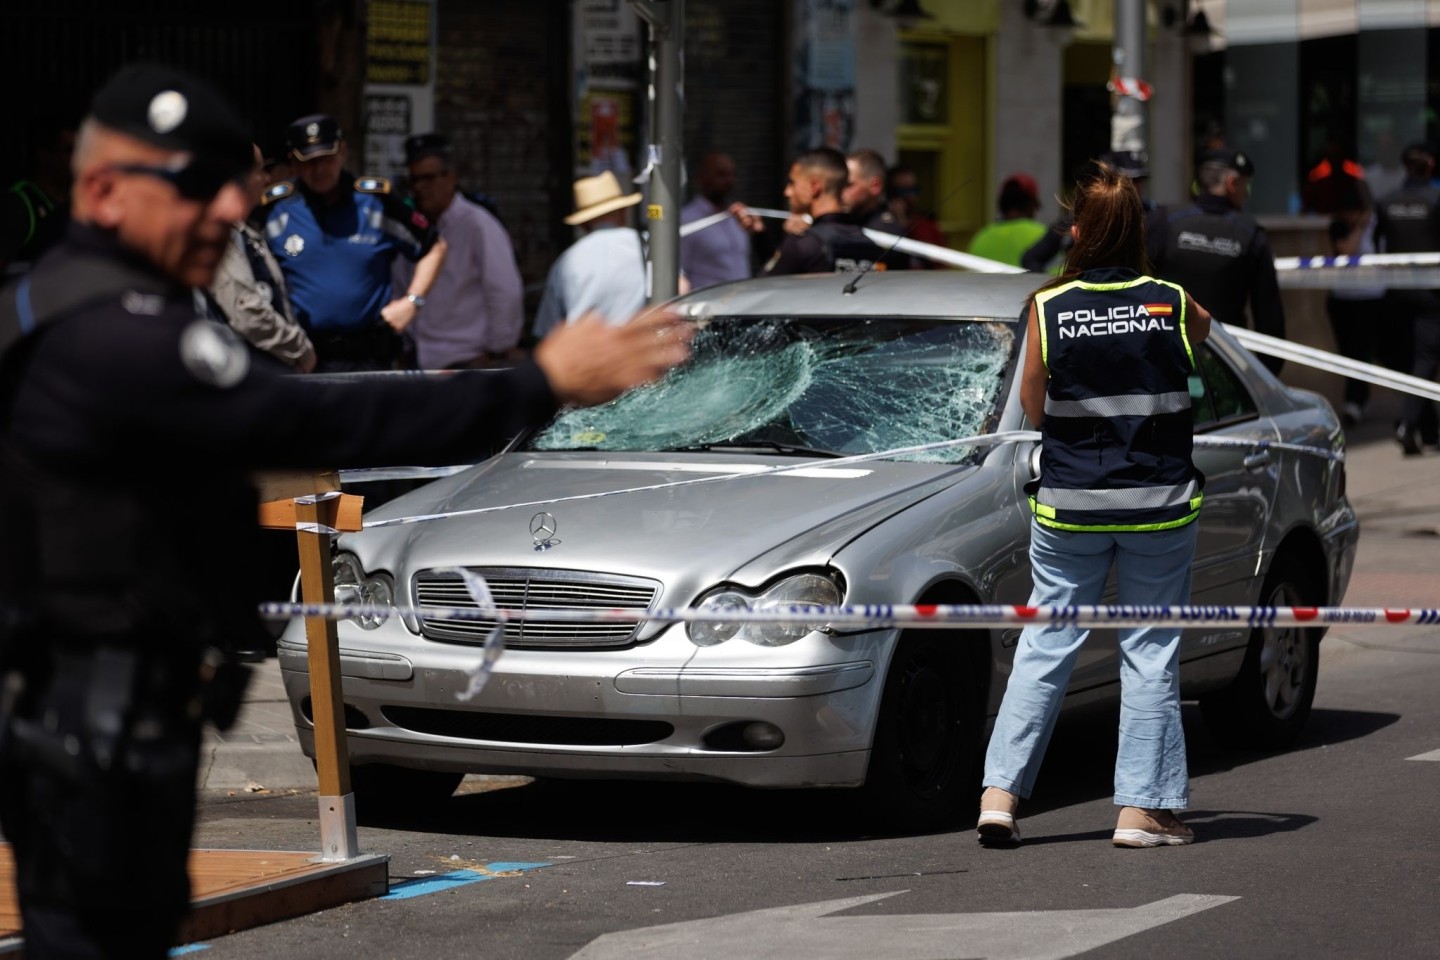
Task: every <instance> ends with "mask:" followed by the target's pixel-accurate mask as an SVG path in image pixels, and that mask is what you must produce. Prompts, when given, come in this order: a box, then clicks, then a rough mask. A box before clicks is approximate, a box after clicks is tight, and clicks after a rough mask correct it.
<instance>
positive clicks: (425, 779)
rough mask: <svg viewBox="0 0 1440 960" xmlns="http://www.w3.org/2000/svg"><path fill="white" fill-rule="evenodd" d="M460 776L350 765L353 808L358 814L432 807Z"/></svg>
mask: <svg viewBox="0 0 1440 960" xmlns="http://www.w3.org/2000/svg"><path fill="white" fill-rule="evenodd" d="M463 779H465V774H463V773H450V772H448V771H444V770H416V769H413V768H411V767H393V766H390V765H389V764H386V763H367V764H364V765H362V766H355V767H351V768H350V790H351V792H353V793H354V794H355V811H356V813H361V814H393V813H402V812H404V811H407V810H424V809H426V808H429V807H433V806H435V805H436V804H439V803H441V802H443V801H444V800H446V799H447V798H449V797H450V795H451V794H453V793H454V792H455V788H456V787H458V786H460V781H461V780H463Z"/></svg>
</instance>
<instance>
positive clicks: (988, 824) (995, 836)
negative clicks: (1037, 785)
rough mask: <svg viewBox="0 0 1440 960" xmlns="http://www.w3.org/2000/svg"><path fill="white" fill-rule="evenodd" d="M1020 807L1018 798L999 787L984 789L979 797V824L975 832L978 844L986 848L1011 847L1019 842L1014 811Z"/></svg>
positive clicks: (1018, 830) (1018, 829) (1018, 831)
mask: <svg viewBox="0 0 1440 960" xmlns="http://www.w3.org/2000/svg"><path fill="white" fill-rule="evenodd" d="M1019 807H1020V798H1019V797H1017V796H1015V794H1013V793H1009V792H1007V791H1005V790H1001V789H1000V788H999V787H986V788H985V792H984V793H983V794H981V795H980V822H979V823H978V824H976V826H975V830H976V832H977V833H978V834H979V835H980V842H981V843H983V844H985V845H986V846H1006V847H1013V846H1014V845H1015V844H1017V843H1019V842H1020V827H1019V826H1018V825H1017V824H1016V823H1015V811H1016V810H1017V809H1019Z"/></svg>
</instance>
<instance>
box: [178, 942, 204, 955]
mask: <svg viewBox="0 0 1440 960" xmlns="http://www.w3.org/2000/svg"><path fill="white" fill-rule="evenodd" d="M209 949H210V944H208V943H187V944H185V946H183V947H171V948H170V956H172V957H179V956H183V955H184V954H187V953H198V952H200V951H201V950H209Z"/></svg>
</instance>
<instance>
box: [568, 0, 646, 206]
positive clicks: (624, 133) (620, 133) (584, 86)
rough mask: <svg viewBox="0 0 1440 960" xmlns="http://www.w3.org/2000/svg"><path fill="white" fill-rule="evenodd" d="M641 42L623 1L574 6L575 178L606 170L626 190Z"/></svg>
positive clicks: (586, 0)
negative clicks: (576, 65)
mask: <svg viewBox="0 0 1440 960" xmlns="http://www.w3.org/2000/svg"><path fill="white" fill-rule="evenodd" d="M641 39H642V30H641V24H640V20H639V18H638V17H637V16H636V15H635V11H634V10H633V9H632V8H631V7H630V4H629V3H627V2H626V0H581V2H580V3H579V4H578V5H577V15H576V17H575V39H574V45H575V53H576V57H575V61H576V63H578V64H580V69H579V71H578V89H577V90H576V97H575V100H576V111H575V175H576V176H577V177H584V176H593V175H594V174H597V173H599V172H601V171H602V170H610V171H612V172H613V173H614V174H615V177H616V179H617V180H619V181H620V184H621V187H622V188H625V189H628V188H629V186H630V183H631V181H632V180H633V178H634V176H635V166H634V158H635V151H636V142H637V134H636V130H637V123H636V119H637V115H638V113H639V95H640V87H641V84H640V77H641V67H642V65H643V57H644V50H643V46H642V43H641Z"/></svg>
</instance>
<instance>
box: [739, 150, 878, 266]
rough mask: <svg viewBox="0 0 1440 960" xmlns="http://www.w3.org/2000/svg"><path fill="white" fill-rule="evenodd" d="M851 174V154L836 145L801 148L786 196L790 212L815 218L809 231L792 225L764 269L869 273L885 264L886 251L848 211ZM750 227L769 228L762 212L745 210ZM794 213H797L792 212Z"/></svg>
mask: <svg viewBox="0 0 1440 960" xmlns="http://www.w3.org/2000/svg"><path fill="white" fill-rule="evenodd" d="M849 176H850V171H849V169H848V168H847V167H846V165H845V156H844V154H842V153H841V152H840V151H838V150H834V149H832V148H830V147H820V148H818V149H815V150H810V151H808V152H806V153H802V154H800V156H798V157H796V158H795V162H794V163H792V164H791V165H790V176H789V179H788V181H787V182H786V184H785V198H786V199H787V200H788V201H789V202H790V212H791V213H792V214H795V215H796V216H801V215H808V216H809V217H810V218H811V223H810V226H809V228H808V229H806V230H805V231H804V232H803V233H792V232H790V230H789V228H788V227H787V229H786V231H785V235H784V239H782V240H781V242H780V248H779V249H778V250H777V251H776V252H775V255H774V256H773V257H771V258H770V260H769V261H768V262H767V263H766V264H765V268H764V271H763V272H764V273H765V274H767V275H771V276H780V275H783V274H790V273H864V272H866V271H868V270H884V269H886V265H885V263H884V256H885V251H884V250H882V249H881V248H880V247H879V245H877V244H876V243H875V242H874V241H873V240H871V239H870V238H869V237H867V236H865V233H864V231H862V230H861V228H860V227H859V226H858V225H857V224H856V223H855V222H854V220H853V218H852V217H851V216H850V215H849V214H848V213H847V212H846V211H845V207H844V205H843V202H842V200H841V191H842V190H844V188H845V184H846V182H847V181H848V179H849ZM739 219H740V222H741V225H742V226H745V227H746V228H747V229H750V230H757V231H758V230H759V229H763V225H761V224H760V220H759V218H758V217H754V216H753V215H749V216H741V217H740V218H739ZM792 219H794V217H792Z"/></svg>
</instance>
